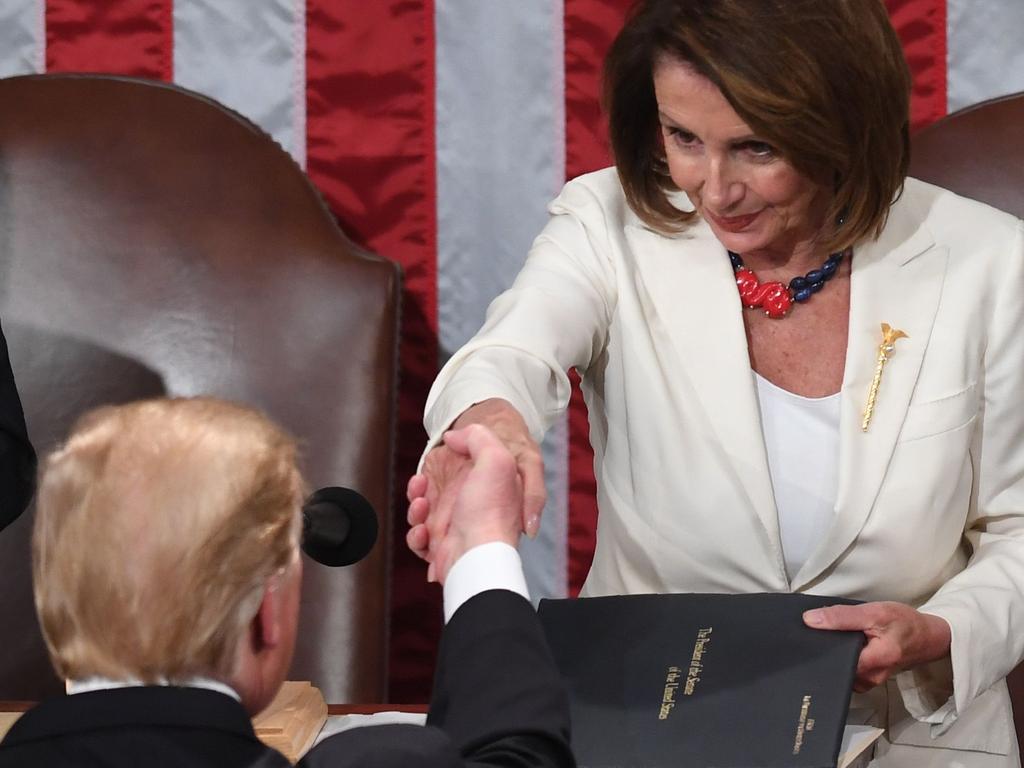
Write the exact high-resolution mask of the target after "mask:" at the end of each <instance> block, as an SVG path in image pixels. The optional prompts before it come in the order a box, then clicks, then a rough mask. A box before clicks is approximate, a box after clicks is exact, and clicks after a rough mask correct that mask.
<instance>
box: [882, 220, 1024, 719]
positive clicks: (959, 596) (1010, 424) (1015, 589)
mask: <svg viewBox="0 0 1024 768" xmlns="http://www.w3.org/2000/svg"><path fill="white" fill-rule="evenodd" d="M1010 251H1011V252H1010V258H1008V259H1007V260H1006V262H1005V263H1006V265H1007V266H1006V269H1005V271H1004V272H1003V274H1001V275H1000V276H999V288H998V290H997V293H996V295H995V296H994V299H993V301H992V302H991V304H990V317H989V321H988V322H989V336H988V343H987V346H986V349H985V353H984V369H983V370H984V372H983V382H982V383H983V395H982V403H981V412H980V414H979V421H978V425H977V428H976V431H975V434H974V437H973V442H972V447H971V458H972V464H973V470H974V482H973V489H972V496H971V505H970V509H969V512H968V519H967V526H966V529H965V532H964V536H965V539H966V541H967V543H968V544H969V546H970V548H971V557H970V560H969V562H968V564H967V567H966V568H965V569H964V570H963V571H961V572H960V573H959V574H957V575H956V576H954V577H953V578H951V579H950V580H949V581H947V582H946V583H945V584H944V585H943V586H942V587H941V588H940V589H939V590H938V591H937V592H936V593H935V595H934V596H933V597H932V598H931V599H930V600H928V602H926V603H925V604H924V605H923V606H921V610H922V611H924V612H926V613H930V614H934V615H937V616H941V617H942V618H944V619H945V620H946V621H947V622H948V623H949V625H950V627H951V630H952V647H951V651H950V655H951V661H952V666H953V697H952V699H951V702H949V703H948V704H947V706H945V707H943V708H942V709H944V710H945V712H942V713H941V714H942V718H941V721H940V720H939V719H938V718H935V717H930V718H925V717H921V715H923V714H924V713H923V712H914V711H913V710H911V711H912V714H914V715H915V716H917V717H919V718H920V719H927V720H928V721H930V722H935V723H936V724H937V726H938V727H939V730H940V732H941V730H943V729H944V728H945V727H948V726H949V725H951V724H952V722H953V721H954V720H955V719H956V717H957V713H958V712H963V711H964V709H965V708H966V707H967V706H968V705H969V704H970V703H971V702H972V701H973V700H974V699H975V698H976V697H977V696H978V695H980V694H981V693H983V692H984V691H986V690H987V689H988V688H989V687H990V686H992V685H993V684H994V683H996V682H998V681H999V680H1000V679H1002V678H1003V677H1004V676H1005V675H1006V674H1007V673H1008V672H1009V671H1010V670H1011V669H1013V667H1014V666H1016V664H1017V663H1018V662H1019V661H1020V660H1021V659H1022V658H1024V409H1022V408H1021V394H1022V393H1024V333H1022V332H1021V329H1022V328H1024V291H1022V286H1024V225H1022V224H1021V223H1020V222H1018V224H1017V229H1016V236H1015V241H1014V244H1013V246H1012V247H1011V249H1010ZM900 677H902V679H898V682H899V683H900V687H901V688H903V689H904V690H905V693H906V691H907V690H908V689H910V688H912V687H913V686H914V684H915V681H914V680H912V679H911V678H913V677H914V672H913V671H911V672H905V673H902V674H901V676H900ZM904 698H905V700H906V699H907V697H906V695H905V696H904ZM908 709H910V707H909V706H908ZM919 709H920V708H919Z"/></svg>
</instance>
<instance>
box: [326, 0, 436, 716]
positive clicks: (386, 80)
mask: <svg viewBox="0 0 1024 768" xmlns="http://www.w3.org/2000/svg"><path fill="white" fill-rule="evenodd" d="M433 25H434V5H433V2H432V0H406V2H403V3H368V2H365V0H316V1H315V2H309V4H308V9H307V17H306V78H307V80H306V83H307V104H306V115H307V118H306V119H307V123H306V132H307V163H308V172H309V175H310V177H311V178H312V179H313V181H314V182H315V183H316V184H317V186H318V187H319V188H320V189H321V190H322V192H323V193H324V195H325V197H326V198H327V200H328V202H329V204H330V205H331V207H332V209H333V210H334V211H335V213H336V214H337V215H338V216H339V218H340V220H341V223H342V227H343V228H344V229H345V230H346V232H348V233H349V234H350V235H351V236H352V237H353V238H354V239H355V240H356V241H358V242H359V243H360V244H362V245H363V246H365V247H367V248H369V249H370V250H372V251H374V252H375V253H378V254H380V255H381V256H384V257H386V258H389V259H392V260H394V261H397V262H398V263H400V264H401V265H402V269H403V270H404V273H405V295H404V297H403V301H404V306H403V312H402V344H401V351H400V363H401V374H400V377H399V382H400V391H399V424H398V456H397V461H396V473H395V474H396V488H395V513H396V515H395V520H396V525H395V526H394V529H395V530H394V537H393V540H394V569H393V581H392V590H391V594H392V613H391V615H392V643H391V657H390V666H391V692H390V697H391V700H392V701H403V702H416V701H426V700H427V697H428V694H429V690H430V683H431V674H432V670H433V660H434V655H435V653H436V647H437V638H438V636H439V634H440V627H441V617H442V611H441V606H440V591H439V589H438V588H437V586H436V585H427V584H426V583H425V576H426V568H425V566H424V564H423V563H422V562H420V561H419V560H417V559H416V558H415V557H414V556H412V555H411V554H410V553H409V551H408V550H407V548H406V546H405V530H406V526H405V523H404V520H405V484H406V482H407V480H408V478H409V476H410V475H411V474H412V473H413V471H414V470H415V468H416V463H417V460H418V458H419V454H420V451H421V450H422V448H423V445H424V444H425V442H426V435H425V434H424V432H423V427H422V414H423V406H424V403H425V401H426V395H427V391H428V389H429V387H430V384H431V382H432V381H433V379H434V377H435V376H436V374H437V359H438V343H437V279H436V278H437V264H436V251H437V220H436V209H437V205H436V192H435V190H436V181H435V171H434V163H435V160H434V154H435V140H434V69H433V67H434V26H433Z"/></svg>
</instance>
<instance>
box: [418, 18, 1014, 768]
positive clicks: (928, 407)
mask: <svg viewBox="0 0 1024 768" xmlns="http://www.w3.org/2000/svg"><path fill="white" fill-rule="evenodd" d="M909 83H910V80H909V74H908V71H907V67H906V64H905V62H904V60H903V57H902V52H901V49H900V45H899V41H898V40H897V38H896V35H895V34H894V32H893V30H892V28H891V26H890V24H889V21H888V16H887V14H886V12H885V9H884V6H883V4H882V2H881V1H880V0H834V1H833V2H829V3H821V2H820V0H644V1H643V2H640V3H639V5H638V7H637V8H636V9H635V11H634V13H633V14H632V15H631V17H630V19H629V20H628V21H627V23H626V26H625V28H624V29H623V30H622V32H621V33H620V35H619V36H618V38H617V39H616V41H615V43H614V45H613V48H612V50H611V52H610V54H609V57H608V60H607V62H606V69H605V89H606V92H605V96H606V104H607V108H608V113H609V121H610V135H611V139H612V146H613V150H614V155H615V159H616V167H615V168H614V169H607V170H605V171H600V172H597V173H594V174H590V175H588V176H584V177H581V178H579V179H576V180H575V181H573V182H570V183H569V184H567V185H566V187H565V189H564V191H563V192H562V194H561V195H560V196H559V197H558V198H557V199H556V200H555V201H554V202H553V203H552V204H551V206H550V212H551V219H550V221H549V223H548V225H547V226H546V228H545V229H544V231H543V232H542V233H541V234H540V236H539V237H538V238H537V240H536V242H535V243H534V247H533V249H532V250H531V252H530V255H529V258H528V260H527V262H526V265H525V266H524V268H523V271H522V272H521V273H520V275H519V276H518V278H517V280H516V282H515V284H514V285H513V287H512V288H511V289H510V290H509V291H507V292H506V293H504V294H502V295H501V296H499V297H498V298H497V299H496V300H495V301H494V303H493V304H492V305H491V307H490V309H489V311H488V316H487V321H486V323H485V325H484V327H483V328H482V329H481V331H480V332H479V333H478V334H477V336H476V337H474V338H473V339H472V340H471V341H470V342H469V343H468V344H467V345H466V347H464V348H463V349H462V350H460V351H459V352H458V353H457V354H456V355H455V356H454V357H453V358H452V359H451V360H450V362H449V363H448V364H447V365H446V366H445V368H444V370H443V371H442V372H441V374H440V376H439V378H438V380H437V382H436V383H435V385H434V388H433V390H432V392H431V395H430V399H429V402H428V408H427V415H426V426H427V430H428V432H429V433H430V436H431V441H432V445H435V446H436V441H437V440H438V438H439V436H440V434H441V433H442V432H443V431H444V430H445V429H447V428H448V427H449V426H451V425H452V424H453V423H454V424H455V425H457V426H462V425H463V424H466V423H469V422H482V423H485V424H487V425H489V426H490V427H491V428H492V429H493V430H494V431H496V432H497V433H498V434H499V435H500V436H502V438H503V439H504V440H505V442H506V444H507V445H508V446H509V447H510V448H512V450H513V451H514V452H515V453H516V454H517V456H518V457H519V462H520V469H521V475H522V477H523V482H524V484H525V487H526V491H527V494H528V495H529V496H530V497H531V498H532V503H530V504H529V505H528V508H527V509H526V510H525V512H524V527H525V528H526V530H527V532H533V531H535V530H536V526H537V522H538V520H537V518H538V515H539V513H540V509H541V507H542V506H543V490H542V488H543V482H542V472H541V464H540V453H539V450H538V448H537V442H538V441H539V439H540V437H541V435H542V434H543V432H544V430H545V429H546V428H547V427H548V426H549V425H550V423H551V422H552V420H553V419H554V418H555V416H556V415H557V414H558V413H559V412H560V411H562V410H563V409H564V408H565V407H566V405H567V403H568V399H569V383H568V379H567V377H566V371H567V370H568V369H570V368H576V369H577V370H578V371H579V372H580V373H581V374H582V379H583V389H584V394H585V396H586V400H587V405H588V408H589V413H590V435H591V441H592V443H593V445H594V452H595V469H596V474H597V479H598V505H599V510H600V515H599V521H598V532H597V548H596V551H595V555H594V563H593V566H592V569H591V572H590V574H589V576H588V579H587V582H586V585H585V587H584V594H587V595H603V594H615V593H630V592H669V591H699V592H782V591H794V592H811V593H817V594H826V595H837V596H844V597H852V598H858V599H860V600H864V601H866V602H865V604H863V605H859V606H836V607H833V608H829V609H825V610H823V611H812V612H809V613H808V615H806V616H805V621H806V622H807V623H808V624H809V625H811V626H814V627H818V628H821V629H823V630H828V629H855V630H861V631H863V632H864V633H865V634H866V636H867V640H868V642H867V644H866V646H865V648H864V651H863V653H862V655H861V658H860V663H859V667H858V677H857V685H856V688H857V691H858V696H857V697H855V698H856V701H855V702H854V706H860V705H864V706H869V707H870V708H871V709H872V710H873V711H874V713H875V718H876V722H878V723H880V724H881V725H884V726H886V728H887V731H886V734H885V736H884V737H883V739H882V740H881V741H880V742H879V744H878V746H877V748H876V752H875V764H876V765H878V766H915V767H917V766H931V765H935V766H953V765H957V766H960V765H963V766H977V768H984V767H987V766H991V767H992V768H995V767H996V766H1000V768H1002V767H1003V766H1018V765H1019V764H1020V760H1019V755H1018V748H1017V744H1016V739H1015V736H1014V732H1013V724H1012V719H1011V715H1010V708H1009V699H1008V696H1007V692H1006V686H1005V683H1004V682H1003V678H1004V676H1005V675H1006V673H1007V672H1008V671H1009V670H1010V669H1012V668H1013V666H1014V665H1015V664H1016V663H1017V662H1018V661H1019V660H1020V659H1021V657H1022V656H1024V410H1022V409H1021V407H1020V405H1019V398H1020V397H1021V395H1022V394H1024V333H1022V332H1021V329H1022V328H1024V234H1022V225H1021V222H1019V221H1018V220H1016V219H1014V218H1013V217H1011V216H1008V215H1006V214H1003V213H1000V212H998V211H995V210H993V209H991V208H988V207H986V206H984V205H981V204H978V203H975V202H972V201H968V200H965V199H962V198H959V197H957V196H955V195H953V194H952V193H950V192H947V191H944V190H941V189H938V188H936V187H932V186H930V185H927V184H923V183H921V182H918V181H916V180H913V179H906V178H905V174H906V168H907V163H908V146H909V141H908V115H909ZM975 149H976V148H973V147H964V151H965V152H969V151H973V150H975ZM425 467H426V470H425V471H426V472H427V473H428V474H433V475H434V476H435V478H437V480H438V482H443V479H444V477H446V476H448V473H450V472H454V471H458V458H457V457H454V456H452V455H451V454H450V453H448V452H447V451H446V449H445V448H444V447H443V446H437V447H433V448H432V449H431V450H430V452H429V453H428V455H427V457H426V460H425ZM410 524H411V525H412V528H411V529H410V532H409V535H408V537H409V543H410V545H411V546H412V547H413V548H414V549H415V550H417V551H419V552H420V553H421V554H422V556H424V557H425V558H426V559H428V560H429V559H430V558H431V556H432V551H431V541H432V537H431V529H430V525H431V524H436V523H435V522H433V521H429V522H428V521H426V520H425V518H424V517H423V516H422V515H413V516H410Z"/></svg>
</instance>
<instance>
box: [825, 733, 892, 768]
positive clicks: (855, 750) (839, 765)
mask: <svg viewBox="0 0 1024 768" xmlns="http://www.w3.org/2000/svg"><path fill="white" fill-rule="evenodd" d="M882 732H883V731H882V729H881V728H874V727H872V726H870V725H847V726H846V728H844V729H843V743H842V745H841V746H840V747H839V759H838V760H837V761H836V768H850V767H851V766H855V765H861V764H863V765H867V763H868V757H869V756H868V755H867V754H864V753H865V752H866V750H867V749H868V747H870V746H871V745H872V744H874V743H875V742H876V741H877V740H878V737H879V736H881V735H882ZM862 755H863V756H864V758H865V759H864V760H862V761H858V758H859V757H861V756H862Z"/></svg>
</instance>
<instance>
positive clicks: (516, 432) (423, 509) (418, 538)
mask: <svg viewBox="0 0 1024 768" xmlns="http://www.w3.org/2000/svg"><path fill="white" fill-rule="evenodd" d="M468 424H483V425H484V426H486V427H488V428H489V429H490V430H491V431H492V432H493V433H494V434H495V435H496V436H497V437H498V439H499V440H501V442H502V443H503V444H504V445H505V447H506V448H507V449H508V450H509V452H511V454H512V455H513V456H514V457H515V460H516V466H517V468H518V470H519V476H520V478H521V479H522V483H523V531H524V532H525V533H526V535H528V536H530V537H531V538H532V537H534V536H536V535H537V530H538V528H540V515H541V512H542V511H543V509H544V502H545V500H546V498H547V491H546V490H545V488H544V462H543V459H542V458H541V452H540V446H539V445H537V443H536V442H535V441H534V439H533V438H532V437H531V436H530V430H529V429H527V427H526V422H525V421H524V420H523V417H522V416H521V415H520V414H519V411H517V410H516V409H515V408H514V407H513V406H512V404H511V403H509V402H508V401H507V400H502V399H500V398H491V399H489V400H483V401H482V402H479V403H477V404H475V405H473V406H470V407H469V408H467V409H466V410H465V411H463V412H462V414H461V415H460V416H459V417H458V418H457V419H456V420H455V422H454V423H453V424H452V425H451V428H452V429H460V428H462V427H465V426H466V425H468ZM468 466H469V460H468V459H467V458H466V457H465V456H462V455H459V454H457V453H455V452H454V451H453V450H452V449H451V448H449V447H447V446H446V445H445V444H444V443H443V442H442V443H439V444H438V445H436V446H435V447H434V448H433V449H431V451H430V452H429V453H428V454H427V457H426V458H425V459H424V461H423V467H422V469H421V470H420V473H421V474H420V475H416V476H414V477H413V479H412V480H411V481H410V483H409V487H408V491H407V495H408V499H409V502H410V506H409V514H408V520H409V525H410V527H411V528H414V529H416V535H415V536H412V537H408V544H409V548H410V549H412V551H413V552H415V553H416V554H417V555H418V556H419V557H421V558H423V559H424V560H427V561H428V562H429V560H430V556H429V552H430V536H429V530H428V529H429V526H425V525H424V523H425V522H426V518H427V516H428V515H429V509H430V507H431V502H433V501H434V500H435V499H437V497H438V496H439V495H440V493H441V492H442V490H443V489H444V487H445V485H446V484H447V483H448V482H450V481H452V480H453V478H455V477H456V476H458V475H459V474H460V473H461V472H462V471H465V470H468ZM417 478H425V479H426V482H425V483H424V482H423V481H422V480H419V479H417ZM421 497H425V498H426V501H427V503H426V504H422V503H418V504H412V502H413V501H415V499H417V498H421ZM417 526H421V527H417Z"/></svg>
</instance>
